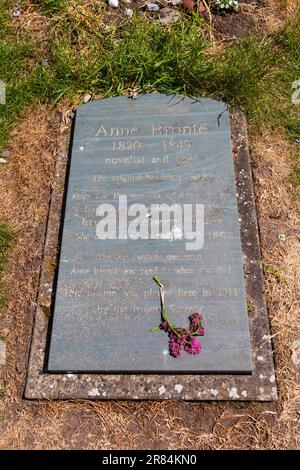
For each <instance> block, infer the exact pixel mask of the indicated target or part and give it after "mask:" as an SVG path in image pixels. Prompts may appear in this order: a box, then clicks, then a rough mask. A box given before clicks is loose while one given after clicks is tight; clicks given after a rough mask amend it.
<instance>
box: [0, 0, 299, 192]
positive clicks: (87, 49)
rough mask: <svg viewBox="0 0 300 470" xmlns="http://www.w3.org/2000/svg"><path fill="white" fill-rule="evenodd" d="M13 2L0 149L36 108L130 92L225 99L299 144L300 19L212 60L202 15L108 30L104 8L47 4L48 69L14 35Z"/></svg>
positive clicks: (3, 66) (5, 41)
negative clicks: (294, 99) (295, 97)
mask: <svg viewBox="0 0 300 470" xmlns="http://www.w3.org/2000/svg"><path fill="white" fill-rule="evenodd" d="M9 3H10V2H4V4H2V6H0V78H2V79H3V80H5V81H7V83H8V86H7V105H6V106H0V125H1V131H0V148H1V147H3V146H4V145H5V142H6V141H7V138H8V136H9V132H10V130H11V128H12V126H13V125H14V124H15V122H16V120H17V119H18V116H19V114H20V111H21V110H22V109H23V108H24V107H25V106H28V105H29V104H34V103H35V102H37V101H40V102H49V103H52V104H55V103H57V102H58V101H60V100H62V99H64V98H66V97H68V98H69V99H71V100H73V101H74V103H77V102H78V101H79V100H80V97H82V95H83V94H84V93H85V92H86V91H89V92H90V93H92V94H93V95H97V96H102V97H109V96H116V95H121V94H125V93H126V92H127V91H128V89H130V88H138V89H139V90H140V92H150V91H153V90H157V91H160V92H165V93H183V94H188V95H194V96H211V97H214V98H217V99H222V100H224V101H226V102H228V103H229V105H231V106H237V107H239V108H240V109H242V110H243V111H244V112H245V113H246V115H247V118H248V121H249V123H250V124H253V128H255V129H259V128H260V126H261V125H262V124H267V125H269V126H272V127H273V128H274V129H276V128H279V127H280V128H284V129H285V130H286V132H287V135H288V136H289V137H290V139H291V141H294V142H295V141H296V139H298V138H300V121H299V107H296V106H294V105H292V103H291V94H292V83H293V81H295V80H297V79H300V48H299V44H300V13H299V14H298V15H297V16H296V17H295V18H294V19H293V21H291V22H289V23H287V24H286V26H285V28H284V29H283V30H282V31H280V32H277V33H275V34H270V35H268V36H266V37H259V36H249V37H246V38H244V39H240V40H236V41H235V42H234V43H232V44H230V45H228V46H226V47H225V48H224V49H223V50H222V52H221V53H217V54H215V55H213V54H212V53H211V50H210V49H209V46H210V45H209V42H208V39H207V34H206V33H207V28H205V27H204V22H203V20H202V19H201V18H199V16H197V15H194V16H193V17H191V16H188V17H184V16H183V18H182V20H181V21H180V22H178V23H176V24H173V25H170V26H169V27H167V28H166V27H162V26H160V25H159V24H158V23H157V22H155V21H153V20H151V21H149V20H148V21H145V19H144V18H143V17H142V18H133V19H132V20H124V19H123V20H118V23H117V27H116V24H114V23H112V24H110V26H109V27H108V26H107V24H106V23H105V22H104V21H103V11H104V10H105V8H106V7H105V5H103V4H93V5H91V4H84V5H82V3H81V2H76V1H74V0H73V1H65V0H59V1H54V0H43V1H40V2H35V3H38V4H40V5H41V9H42V11H44V12H46V13H47V14H49V15H51V24H52V31H51V33H50V37H49V41H48V45H49V64H50V66H49V67H47V68H44V67H43V66H41V59H42V57H40V56H39V52H38V51H39V49H38V47H37V45H36V44H35V43H34V41H33V40H32V39H30V38H28V37H26V36H25V35H24V34H22V33H20V32H19V33H16V31H14V30H12V29H10V26H9V23H10V22H9V15H8V14H7V8H8V4H9ZM70 4H71V5H73V6H76V8H69V7H68V6H69V5H70ZM77 4H78V5H77ZM1 26H2V29H1ZM296 147H297V145H295V171H294V173H293V175H292V180H293V182H294V183H295V184H297V183H300V173H299V168H300V163H299V162H300V157H299V153H300V151H299V145H298V149H297V148H296Z"/></svg>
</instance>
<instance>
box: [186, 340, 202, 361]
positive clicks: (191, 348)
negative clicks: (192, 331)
mask: <svg viewBox="0 0 300 470" xmlns="http://www.w3.org/2000/svg"><path fill="white" fill-rule="evenodd" d="M184 349H185V351H186V352H187V353H189V354H192V355H193V356H196V355H197V354H199V353H200V352H201V349H202V348H201V344H200V343H199V340H198V338H196V337H195V336H192V337H191V338H190V340H189V342H188V343H187V344H186V345H185V347H184Z"/></svg>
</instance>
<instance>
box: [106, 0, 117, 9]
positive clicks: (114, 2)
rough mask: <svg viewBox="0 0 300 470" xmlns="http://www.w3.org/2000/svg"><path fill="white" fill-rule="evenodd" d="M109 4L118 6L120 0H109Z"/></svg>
mask: <svg viewBox="0 0 300 470" xmlns="http://www.w3.org/2000/svg"><path fill="white" fill-rule="evenodd" d="M108 4H109V6H110V7H112V8H118V6H119V0H108Z"/></svg>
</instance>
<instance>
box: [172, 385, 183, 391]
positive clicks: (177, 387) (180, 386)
mask: <svg viewBox="0 0 300 470" xmlns="http://www.w3.org/2000/svg"><path fill="white" fill-rule="evenodd" d="M174 388H175V390H176V392H177V393H181V392H182V389H183V385H181V384H176V385H175V387H174Z"/></svg>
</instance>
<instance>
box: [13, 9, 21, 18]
mask: <svg viewBox="0 0 300 470" xmlns="http://www.w3.org/2000/svg"><path fill="white" fill-rule="evenodd" d="M20 15H21V12H20V10H15V11H13V16H14V17H15V18H19V16H20Z"/></svg>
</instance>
